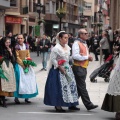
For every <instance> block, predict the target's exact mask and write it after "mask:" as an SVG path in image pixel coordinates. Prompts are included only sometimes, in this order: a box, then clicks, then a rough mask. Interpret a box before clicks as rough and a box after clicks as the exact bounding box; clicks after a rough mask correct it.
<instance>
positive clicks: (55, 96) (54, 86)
mask: <svg viewBox="0 0 120 120" xmlns="http://www.w3.org/2000/svg"><path fill="white" fill-rule="evenodd" d="M65 47H66V48H67V50H63V48H62V46H61V45H60V44H59V43H58V44H57V45H56V46H55V47H54V48H53V49H52V52H51V56H50V71H49V74H48V77H47V81H46V86H45V96H44V104H46V105H50V106H65V107H70V106H76V105H78V94H77V87H76V82H75V78H74V74H73V72H72V69H71V66H70V65H69V55H70V48H69V46H68V45H66V46H65ZM59 60H65V61H66V63H65V64H66V65H67V66H68V69H67V71H66V72H67V74H68V76H69V77H70V78H71V80H70V81H68V79H67V78H66V76H65V75H64V74H62V73H61V72H60V71H59V69H58V68H57V67H58V61H59Z"/></svg>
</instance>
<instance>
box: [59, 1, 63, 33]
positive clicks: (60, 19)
mask: <svg viewBox="0 0 120 120" xmlns="http://www.w3.org/2000/svg"><path fill="white" fill-rule="evenodd" d="M62 2H63V0H60V9H62ZM61 24H62V18H61V17H60V22H59V31H61Z"/></svg>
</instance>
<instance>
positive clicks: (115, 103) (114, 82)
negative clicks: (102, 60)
mask: <svg viewBox="0 0 120 120" xmlns="http://www.w3.org/2000/svg"><path fill="white" fill-rule="evenodd" d="M102 109H103V110H105V111H109V112H120V56H119V58H118V60H117V63H116V66H115V68H114V69H113V71H112V73H111V76H110V82H109V86H108V90H107V94H106V95H105V98H104V101H103V105H102Z"/></svg>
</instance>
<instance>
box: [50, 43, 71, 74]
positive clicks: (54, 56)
mask: <svg viewBox="0 0 120 120" xmlns="http://www.w3.org/2000/svg"><path fill="white" fill-rule="evenodd" d="M65 47H66V50H64V49H63V47H62V46H61V45H60V44H59V43H57V44H56V46H55V47H53V49H52V51H51V54H50V61H49V68H48V72H49V70H50V69H51V67H52V65H53V66H54V69H56V68H57V67H58V60H61V59H64V60H66V61H68V62H69V57H70V49H71V48H70V47H69V46H68V45H67V44H66V45H65Z"/></svg>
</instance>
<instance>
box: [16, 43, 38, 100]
mask: <svg viewBox="0 0 120 120" xmlns="http://www.w3.org/2000/svg"><path fill="white" fill-rule="evenodd" d="M16 54H17V63H18V64H15V65H14V68H15V74H16V83H17V91H16V92H15V93H14V96H15V97H17V98H32V97H35V96H36V95H38V89H37V83H36V77H35V73H34V70H33V68H32V67H31V66H30V67H29V72H28V73H24V70H23V66H24V64H23V62H22V60H24V59H25V58H27V57H30V53H29V47H28V45H25V44H23V46H20V45H16Z"/></svg>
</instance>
